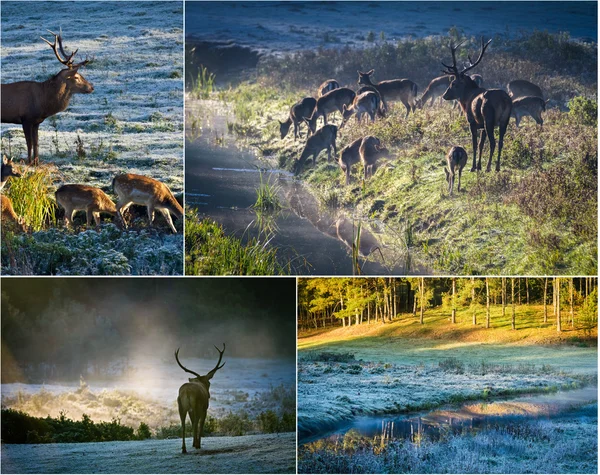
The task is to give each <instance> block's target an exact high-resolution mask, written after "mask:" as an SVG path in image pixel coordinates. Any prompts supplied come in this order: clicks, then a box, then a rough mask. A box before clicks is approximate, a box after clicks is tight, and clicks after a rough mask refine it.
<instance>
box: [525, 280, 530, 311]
mask: <svg viewBox="0 0 600 475" xmlns="http://www.w3.org/2000/svg"><path fill="white" fill-rule="evenodd" d="M525 291H526V292H527V305H529V278H528V277H525Z"/></svg>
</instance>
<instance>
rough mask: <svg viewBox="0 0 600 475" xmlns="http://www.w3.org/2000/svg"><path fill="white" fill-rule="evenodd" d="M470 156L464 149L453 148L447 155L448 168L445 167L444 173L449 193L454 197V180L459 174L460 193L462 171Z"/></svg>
mask: <svg viewBox="0 0 600 475" xmlns="http://www.w3.org/2000/svg"><path fill="white" fill-rule="evenodd" d="M468 159H469V156H468V155H467V152H466V151H465V149H464V148H462V147H452V148H451V149H450V151H449V152H448V155H446V166H445V167H444V172H445V173H446V181H447V182H448V193H450V196H452V192H453V190H454V178H455V177H456V173H457V172H458V191H460V178H461V176H462V171H463V168H464V167H465V165H466V164H467V160H468Z"/></svg>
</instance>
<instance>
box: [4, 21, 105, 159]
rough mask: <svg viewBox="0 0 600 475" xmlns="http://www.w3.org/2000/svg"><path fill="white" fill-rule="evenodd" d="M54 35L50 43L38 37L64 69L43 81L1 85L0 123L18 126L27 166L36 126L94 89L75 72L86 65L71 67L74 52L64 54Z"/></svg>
mask: <svg viewBox="0 0 600 475" xmlns="http://www.w3.org/2000/svg"><path fill="white" fill-rule="evenodd" d="M51 33H52V32H51ZM52 34H53V35H54V43H50V42H49V41H48V40H46V39H44V38H42V39H43V40H44V41H45V42H46V43H48V44H49V45H50V46H51V47H52V50H53V51H54V54H55V55H56V58H57V59H58V60H59V61H60V62H61V63H62V64H64V65H65V66H66V67H67V69H63V70H62V71H61V72H59V73H58V74H56V75H55V76H53V77H51V78H50V79H48V80H47V81H44V82H35V81H19V82H15V83H12V84H2V106H1V109H2V122H6V123H9V124H22V126H23V132H24V134H25V141H26V142H27V163H29V164H31V163H32V162H33V163H34V164H37V163H38V161H39V156H38V129H39V127H40V124H41V123H42V122H44V120H45V119H47V118H48V117H50V116H53V115H55V114H57V113H59V112H62V111H64V110H65V109H66V108H67V107H68V105H69V101H70V100H71V96H72V95H73V94H78V93H81V94H89V93H91V92H93V91H94V86H92V84H91V83H89V82H88V81H86V80H85V78H84V77H83V76H82V75H81V74H79V73H78V70H79V68H81V67H82V66H85V65H86V64H89V63H90V60H89V59H85V60H84V61H82V62H81V63H77V64H73V57H74V56H75V54H76V53H77V51H78V50H75V51H73V52H72V53H71V54H70V55H67V54H66V53H65V51H64V48H63V45H62V37H61V35H60V34H58V35H56V34H55V33H52Z"/></svg>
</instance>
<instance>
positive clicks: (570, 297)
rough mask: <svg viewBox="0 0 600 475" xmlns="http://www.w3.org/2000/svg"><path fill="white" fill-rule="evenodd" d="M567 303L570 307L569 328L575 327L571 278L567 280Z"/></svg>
mask: <svg viewBox="0 0 600 475" xmlns="http://www.w3.org/2000/svg"><path fill="white" fill-rule="evenodd" d="M569 294H570V295H569V303H570V305H571V311H570V317H571V328H574V327H575V314H574V312H573V277H571V278H570V279H569Z"/></svg>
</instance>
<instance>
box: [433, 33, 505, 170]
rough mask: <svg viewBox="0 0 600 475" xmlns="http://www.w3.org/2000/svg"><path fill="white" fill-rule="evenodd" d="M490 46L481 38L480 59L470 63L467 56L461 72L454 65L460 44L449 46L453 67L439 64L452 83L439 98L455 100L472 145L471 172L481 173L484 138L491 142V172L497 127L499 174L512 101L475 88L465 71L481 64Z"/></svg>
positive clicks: (500, 92)
mask: <svg viewBox="0 0 600 475" xmlns="http://www.w3.org/2000/svg"><path fill="white" fill-rule="evenodd" d="M491 42H492V40H491V39H490V40H489V41H488V42H487V43H485V44H484V41H483V38H481V51H480V53H479V58H477V60H476V61H475V62H473V61H472V60H471V57H470V56H469V65H468V66H467V67H465V68H463V69H462V70H461V71H459V70H458V66H457V65H456V50H457V49H458V47H459V46H460V45H461V44H462V42H461V43H459V44H458V45H456V46H453V45H452V44H450V51H451V52H452V66H448V65H447V64H444V63H442V65H443V66H444V67H445V68H446V69H445V70H443V72H444V74H446V75H448V76H454V79H453V80H452V82H451V83H450V86H448V89H447V90H446V92H445V93H444V95H443V96H442V97H443V98H444V99H445V100H447V101H450V100H458V103H459V104H460V107H461V109H462V111H463V112H464V114H465V117H466V118H467V121H468V122H469V127H470V129H471V138H472V141H473V167H472V168H471V171H472V172H473V171H476V170H481V155H482V152H483V146H484V145H485V137H486V135H487V137H488V139H489V141H490V158H489V160H488V164H487V168H486V171H488V172H489V171H490V170H491V167H492V158H493V156H494V150H495V148H496V139H495V138H494V129H495V128H496V127H499V129H500V136H499V140H498V159H497V161H496V171H500V156H501V154H502V146H503V145H504V134H505V133H506V128H507V127H508V122H509V120H510V114H511V110H512V101H511V99H510V97H509V95H508V94H507V93H506V92H505V91H503V90H501V89H484V88H481V87H478V86H477V83H476V82H475V81H474V80H473V79H471V78H470V77H469V76H468V75H467V74H466V73H467V71H469V70H471V69H473V68H474V67H475V66H477V65H478V64H479V63H480V62H481V59H482V58H483V55H484V54H485V50H486V49H487V47H488V46H489V44H490V43H491ZM479 130H481V137H480V139H479V161H477V132H478V131H479Z"/></svg>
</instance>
